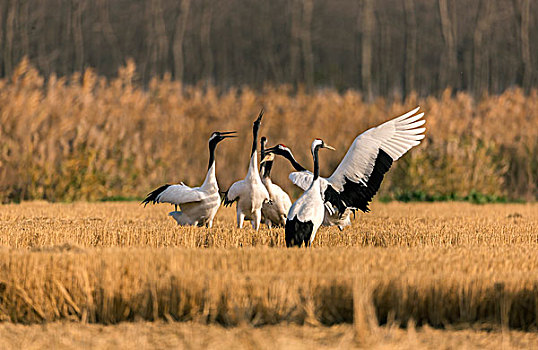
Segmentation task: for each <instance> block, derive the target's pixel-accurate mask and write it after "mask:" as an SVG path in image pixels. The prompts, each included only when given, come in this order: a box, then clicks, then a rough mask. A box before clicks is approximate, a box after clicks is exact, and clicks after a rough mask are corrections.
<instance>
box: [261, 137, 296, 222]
mask: <svg viewBox="0 0 538 350" xmlns="http://www.w3.org/2000/svg"><path fill="white" fill-rule="evenodd" d="M266 143H267V138H265V136H264V137H262V138H261V141H260V155H261V158H262V159H263V160H262V161H261V162H260V172H261V173H262V175H261V177H262V183H263V184H264V185H265V188H266V189H267V192H268V193H269V198H270V201H267V202H264V203H263V205H262V215H263V219H264V220H265V224H266V225H267V226H268V227H269V228H271V227H273V226H282V227H284V225H286V218H287V215H288V211H289V210H290V207H291V199H290V196H288V194H287V193H286V192H284V190H283V189H282V188H280V186H278V185H276V184H274V183H273V181H271V168H272V167H273V160H274V158H275V155H274V154H272V153H270V154H268V155H267V156H266V154H265V145H266Z"/></svg>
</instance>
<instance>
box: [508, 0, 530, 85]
mask: <svg viewBox="0 0 538 350" xmlns="http://www.w3.org/2000/svg"><path fill="white" fill-rule="evenodd" d="M512 5H513V8H514V13H515V16H516V28H517V32H518V36H517V38H518V46H519V50H520V55H521V68H520V69H519V74H518V75H519V77H518V83H519V84H521V86H523V89H525V91H526V92H529V91H530V88H531V82H532V61H531V50H530V41H529V28H530V0H512Z"/></svg>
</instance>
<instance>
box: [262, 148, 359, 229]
mask: <svg viewBox="0 0 538 350" xmlns="http://www.w3.org/2000/svg"><path fill="white" fill-rule="evenodd" d="M265 153H266V155H265V157H264V159H263V160H262V163H263V162H264V161H265V160H266V159H271V157H274V156H273V155H274V154H276V155H279V156H282V157H284V158H286V159H287V160H289V162H290V164H291V165H292V166H293V168H294V169H295V170H296V171H297V172H305V174H310V175H311V174H312V173H311V172H310V171H309V170H307V169H306V168H305V167H303V166H302V165H301V164H299V162H298V161H297V160H296V159H295V157H294V156H293V153H292V152H291V149H290V148H289V147H287V146H286V145H283V144H278V145H276V146H274V147H271V148H268V149H267V150H266V152H265ZM292 174H294V173H292ZM292 174H290V178H291V175H292ZM319 179H320V182H321V184H322V185H323V186H326V184H325V183H326V182H327V179H325V178H323V177H320V178H319ZM301 185H304V183H301ZM308 187H309V185H308V186H306V188H303V187H300V188H301V189H302V190H303V191H304V190H306V189H307V188H308ZM325 206H326V208H325V215H324V218H323V223H322V225H323V226H338V228H339V229H340V231H342V230H343V229H344V227H345V226H347V225H350V224H351V219H350V214H351V213H352V211H351V210H350V209H346V211H345V212H344V214H342V215H341V214H340V213H338V212H337V211H336V210H334V209H333V207H332V206H331V205H330V203H326V204H325Z"/></svg>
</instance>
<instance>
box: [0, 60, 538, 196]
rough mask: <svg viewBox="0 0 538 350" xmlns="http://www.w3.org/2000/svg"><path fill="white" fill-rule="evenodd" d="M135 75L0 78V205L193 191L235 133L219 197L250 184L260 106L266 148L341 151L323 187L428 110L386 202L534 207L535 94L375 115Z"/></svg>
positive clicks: (24, 67)
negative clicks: (449, 200) (351, 160)
mask: <svg viewBox="0 0 538 350" xmlns="http://www.w3.org/2000/svg"><path fill="white" fill-rule="evenodd" d="M134 72H135V67H134V65H133V64H132V63H130V64H128V65H127V66H126V67H124V68H122V69H120V71H119V76H118V78H116V79H112V80H108V81H107V80H106V79H104V78H102V77H99V76H96V75H95V74H94V73H93V72H92V71H91V70H87V71H85V72H84V73H83V74H74V75H73V76H72V77H70V78H67V79H66V78H56V77H54V76H52V77H50V78H49V79H48V80H47V81H45V79H44V78H43V77H41V76H39V74H38V73H37V71H36V70H35V69H33V68H32V67H31V66H29V65H28V62H27V61H23V62H21V64H20V65H19V66H18V68H17V69H16V70H15V72H14V74H13V76H12V77H11V78H10V79H4V80H0V201H2V202H6V201H11V200H21V199H47V200H68V201H69V200H75V199H90V200H94V199H99V198H103V197H112V196H123V197H142V196H144V195H145V194H146V193H147V192H149V191H150V190H151V189H153V188H154V187H156V186H158V185H161V184H162V183H165V182H174V181H184V182H185V183H187V184H190V185H197V184H199V183H201V182H202V180H203V177H204V171H205V169H206V162H207V139H208V136H209V134H210V133H211V132H212V131H214V130H239V131H240V138H238V139H235V140H233V141H226V142H224V143H223V144H222V145H221V146H219V149H218V151H217V153H218V155H217V174H218V178H219V181H220V183H221V186H222V188H224V189H225V188H227V187H228V186H229V185H230V184H231V183H232V182H233V181H235V180H237V179H239V178H242V177H243V176H244V174H245V172H246V166H247V163H248V149H249V147H250V142H251V141H250V140H251V139H250V138H251V135H250V127H251V123H252V120H253V118H254V117H255V115H256V113H257V112H258V111H259V109H260V107H261V106H265V110H266V117H265V119H264V121H263V126H262V134H264V135H266V136H267V137H268V139H269V143H270V144H276V143H281V142H282V143H286V144H288V145H289V146H290V147H292V149H294V151H295V153H296V154H297V157H298V159H299V160H300V161H301V162H302V163H304V164H305V165H307V166H309V167H310V164H311V158H310V156H309V151H308V150H309V147H308V146H309V144H310V142H311V140H312V139H313V138H315V137H321V138H323V139H325V140H326V141H327V142H329V143H330V144H331V145H334V146H336V148H337V152H334V154H327V155H325V156H324V158H323V159H322V175H328V174H330V172H331V170H332V169H334V168H335V167H336V166H337V164H338V162H339V160H340V159H341V158H342V157H343V155H344V153H345V151H346V150H347V148H348V147H349V145H350V144H351V142H352V140H353V139H354V137H355V136H357V135H358V134H359V133H360V132H362V131H364V130H365V129H367V128H369V127H372V126H375V125H376V124H378V123H381V122H383V121H385V120H387V119H388V118H391V117H394V116H397V115H399V114H401V113H403V112H405V111H408V110H410V109H411V108H414V107H415V106H416V105H421V106H422V108H423V110H424V111H425V112H426V119H427V128H428V131H427V140H426V141H425V142H424V143H423V145H422V146H420V147H418V148H417V149H414V150H413V151H412V152H410V154H409V155H407V156H405V157H404V158H403V159H402V160H400V161H398V162H397V165H396V166H395V168H394V169H393V170H391V172H389V176H388V178H387V179H386V180H385V181H384V183H383V186H382V189H381V191H382V195H390V196H398V195H401V194H408V193H419V194H423V195H427V196H431V197H446V196H460V197H463V196H467V195H469V194H472V193H474V192H479V193H483V194H488V195H492V196H507V197H509V198H526V199H535V198H537V196H538V187H537V186H536V184H537V183H538V181H537V179H538V175H537V174H538V161H537V157H536V154H537V153H538V136H537V132H536V125H538V91H537V90H534V91H532V92H531V93H530V95H529V96H526V95H524V94H523V93H522V92H521V91H520V90H513V91H507V92H505V93H504V94H502V95H500V96H485V97H483V98H482V99H480V100H475V99H473V98H472V97H470V96H469V95H467V94H465V93H459V94H457V95H456V96H450V94H449V93H445V94H444V95H442V96H440V97H438V98H434V97H429V98H418V97H416V96H411V97H409V98H408V99H407V100H406V101H404V102H403V103H399V102H390V101H386V100H383V99H378V100H376V101H375V102H372V103H368V104H367V103H364V102H363V99H362V96H361V95H360V93H358V92H355V91H347V92H345V93H338V92H336V91H334V90H323V91H318V92H316V93H313V94H305V93H303V92H301V91H299V92H298V93H293V94H292V93H290V91H288V90H287V88H286V87H279V88H273V87H267V88H266V89H264V91H263V92H255V91H252V90H250V89H248V88H242V89H241V90H235V89H231V90H229V91H227V92H218V91H217V90H216V89H214V88H211V87H208V88H199V87H184V86H182V85H181V84H179V83H177V82H172V81H170V80H169V79H166V78H165V79H162V80H157V79H155V80H153V81H152V82H151V83H150V84H149V86H148V87H147V89H143V88H141V87H139V86H136V85H134V84H133V83H132V81H133V78H134V74H135V73H134ZM287 126H288V127H287ZM290 170H291V168H290V166H289V165H288V164H286V163H285V162H284V161H282V160H278V161H277V165H276V167H275V170H274V177H275V179H276V181H277V182H278V183H280V184H282V185H283V186H284V187H285V188H286V189H287V190H288V191H294V190H293V188H292V185H291V184H290V183H289V181H288V180H287V179H286V176H287V174H288V172H289V171H290Z"/></svg>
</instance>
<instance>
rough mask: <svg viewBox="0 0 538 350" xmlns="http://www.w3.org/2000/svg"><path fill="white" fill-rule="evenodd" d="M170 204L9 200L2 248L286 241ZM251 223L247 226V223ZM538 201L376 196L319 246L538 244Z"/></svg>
mask: <svg viewBox="0 0 538 350" xmlns="http://www.w3.org/2000/svg"><path fill="white" fill-rule="evenodd" d="M171 210H173V206H171V205H168V204H159V205H155V206H152V205H149V206H147V207H146V208H144V207H143V206H141V205H140V204H138V203H134V202H130V203H117V202H116V203H114V202H108V203H80V202H77V203H70V204H65V203H59V204H49V203H46V202H29V203H23V204H10V205H3V206H2V207H1V210H0V246H5V247H10V248H36V249H43V247H50V246H59V245H63V244H70V245H75V246H79V247H140V248H144V247H151V248H162V247H182V248H200V247H205V248H234V247H259V246H262V247H283V246H285V242H284V237H283V229H277V230H267V229H266V228H265V227H263V228H262V229H261V230H260V231H259V232H257V233H256V232H254V231H253V230H252V229H250V228H248V229H243V230H238V229H237V228H235V212H234V209H232V208H224V207H221V208H220V209H219V212H218V213H217V217H216V219H215V220H216V221H215V226H214V228H213V229H211V230H208V229H205V228H194V227H185V228H180V227H178V226H177V224H176V222H175V221H174V220H173V219H172V218H171V217H169V216H168V215H167V214H168V212H169V211H171ZM247 226H248V225H245V227H247ZM536 227H538V204H508V205H499V204H488V205H473V204H468V203H437V204H419V203H410V204H403V203H396V202H395V203H388V204H383V203H379V202H374V203H373V204H372V212H371V213H369V214H363V213H357V217H356V219H355V220H353V225H352V226H351V227H348V228H346V230H345V231H344V232H342V233H341V232H340V231H339V230H338V229H337V228H335V227H331V228H321V229H320V231H319V232H318V235H317V237H316V241H315V243H314V245H315V246H316V247H422V246H431V247H458V246H467V247H473V246H487V247H497V246H507V245H515V244H520V245H530V246H534V245H536V244H538V231H537V230H536Z"/></svg>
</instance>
